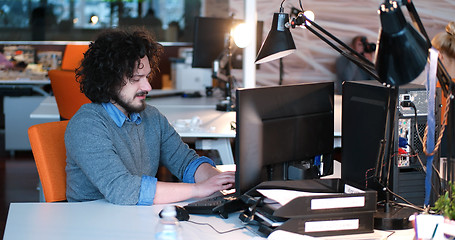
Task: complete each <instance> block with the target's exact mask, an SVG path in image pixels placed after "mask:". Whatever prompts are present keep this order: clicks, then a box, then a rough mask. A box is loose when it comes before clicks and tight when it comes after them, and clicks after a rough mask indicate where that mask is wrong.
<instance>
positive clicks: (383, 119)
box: [341, 81, 396, 198]
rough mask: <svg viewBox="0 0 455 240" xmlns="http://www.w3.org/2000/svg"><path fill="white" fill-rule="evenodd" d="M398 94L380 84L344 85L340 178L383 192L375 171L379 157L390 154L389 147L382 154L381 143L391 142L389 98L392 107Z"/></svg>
mask: <svg viewBox="0 0 455 240" xmlns="http://www.w3.org/2000/svg"><path fill="white" fill-rule="evenodd" d="M395 91H396V90H395V88H388V87H385V86H383V85H382V84H380V83H379V82H377V81H354V82H344V83H343V114H342V121H341V122H342V134H343V138H342V140H341V141H342V143H341V145H342V147H343V150H342V156H341V159H342V160H341V161H342V163H341V178H342V179H343V180H345V181H347V182H349V183H351V184H355V185H356V186H358V187H362V188H365V189H366V188H369V189H374V190H377V191H378V193H382V192H383V191H381V188H382V187H381V186H380V185H378V183H377V181H376V179H375V170H376V165H377V162H378V157H380V154H384V155H385V156H388V155H389V154H390V153H389V152H388V149H387V145H385V146H384V152H382V153H381V142H382V141H383V140H388V141H391V140H392V139H391V138H390V137H389V136H387V135H386V134H387V132H388V130H386V129H385V128H386V127H387V125H386V123H387V116H388V115H387V113H388V111H389V99H390V100H391V101H392V102H390V104H391V105H392V106H395V104H396V102H395V99H394V98H393V97H392V98H390V97H389V96H394V95H395V94H396V92H395ZM384 144H388V142H384ZM386 160H387V159H386ZM384 174H387V172H385V173H384ZM380 198H381V197H380Z"/></svg>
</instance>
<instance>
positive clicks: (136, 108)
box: [115, 92, 147, 113]
mask: <svg viewBox="0 0 455 240" xmlns="http://www.w3.org/2000/svg"><path fill="white" fill-rule="evenodd" d="M143 94H147V92H139V93H137V94H136V96H141V95H143ZM116 98H117V99H115V102H116V103H117V104H118V105H120V106H121V107H122V108H123V109H125V111H127V112H128V113H139V112H142V111H144V109H145V107H146V106H147V104H146V103H145V100H142V101H141V105H139V106H133V105H132V104H129V103H127V102H125V101H123V100H122V99H121V98H119V97H118V96H117V97H116Z"/></svg>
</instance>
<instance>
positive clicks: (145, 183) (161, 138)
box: [65, 29, 235, 205]
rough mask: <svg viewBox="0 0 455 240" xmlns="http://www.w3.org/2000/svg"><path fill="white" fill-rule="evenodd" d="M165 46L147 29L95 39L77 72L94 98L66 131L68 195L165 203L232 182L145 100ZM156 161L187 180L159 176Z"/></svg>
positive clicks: (118, 31) (113, 32) (77, 198)
mask: <svg viewBox="0 0 455 240" xmlns="http://www.w3.org/2000/svg"><path fill="white" fill-rule="evenodd" d="M161 52H162V46H161V45H160V44H158V43H157V42H156V41H155V40H154V39H153V37H152V36H151V34H150V33H149V32H147V31H146V30H145V29H129V30H121V29H110V30H106V31H104V32H103V33H101V34H100V35H99V36H98V38H97V39H96V40H95V41H94V42H92V43H91V44H90V46H89V49H88V50H87V52H86V53H85V54H84V59H83V60H82V63H81V66H80V67H79V68H78V69H77V70H76V79H77V81H78V82H79V83H80V85H81V91H82V92H83V93H84V94H85V95H86V96H87V97H88V98H89V99H90V100H91V101H92V103H90V104H85V105H83V106H82V107H81V108H80V109H79V111H78V112H77V113H76V114H75V115H74V116H73V117H72V118H71V119H70V121H69V123H68V126H67V130H66V132H65V145H66V149H67V150H66V153H67V165H66V173H67V192H66V196H67V200H68V201H70V202H72V201H90V200H96V199H106V200H107V201H109V202H111V203H114V204H122V205H134V204H137V205H151V204H163V203H171V202H178V201H184V200H187V199H190V198H195V197H206V196H209V195H211V194H213V193H214V192H216V191H220V190H226V189H230V188H232V187H233V184H234V181H235V177H234V172H220V171H219V170H217V169H216V168H215V167H214V166H215V164H214V162H213V161H212V160H211V159H209V158H207V157H200V156H198V155H197V154H196V153H195V151H194V150H192V149H190V148H189V147H188V145H186V144H185V143H183V142H182V140H181V138H180V136H179V135H178V134H177V132H176V131H175V130H174V128H173V127H172V126H171V125H170V124H169V122H168V120H167V119H166V118H165V117H164V116H163V115H162V114H161V113H160V112H159V111H158V110H157V109H156V108H155V107H152V106H150V105H147V104H146V103H145V98H146V95H147V93H148V92H149V91H150V90H152V89H151V85H150V79H152V77H153V75H154V74H155V73H156V72H157V71H158V63H159V55H160V54H161ZM159 165H163V166H165V167H167V168H168V169H169V171H170V172H171V173H172V174H174V175H175V176H176V177H178V178H179V179H180V180H182V181H183V182H162V181H158V180H157V178H156V177H155V175H156V174H157V171H158V167H159Z"/></svg>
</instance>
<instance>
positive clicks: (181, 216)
mask: <svg viewBox="0 0 455 240" xmlns="http://www.w3.org/2000/svg"><path fill="white" fill-rule="evenodd" d="M174 207H175V211H176V213H177V215H176V216H175V218H177V220H179V221H188V220H189V219H190V214H189V213H188V211H187V210H186V209H185V208H184V207H180V206H174ZM162 212H163V210H161V211H160V213H159V214H158V215H159V216H160V218H162V214H161V213H162Z"/></svg>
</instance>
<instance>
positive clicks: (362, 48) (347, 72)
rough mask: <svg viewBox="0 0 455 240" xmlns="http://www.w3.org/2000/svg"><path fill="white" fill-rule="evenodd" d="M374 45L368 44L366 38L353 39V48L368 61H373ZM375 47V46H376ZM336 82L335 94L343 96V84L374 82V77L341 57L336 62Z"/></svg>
mask: <svg viewBox="0 0 455 240" xmlns="http://www.w3.org/2000/svg"><path fill="white" fill-rule="evenodd" d="M373 45H374V44H372V43H368V39H367V38H366V37H365V36H356V37H354V38H353V39H352V42H351V48H352V49H354V50H355V51H357V52H358V53H360V54H362V55H363V56H365V58H367V59H368V60H370V61H372V59H373V53H374V50H375V47H373ZM374 46H375V45H374ZM335 68H336V80H335V94H342V84H343V82H345V81H358V80H372V79H373V77H372V76H370V74H368V73H367V72H365V71H363V70H362V69H360V68H359V67H358V66H357V65H356V64H355V63H353V62H351V61H350V60H349V59H348V58H346V57H345V56H340V57H338V58H337V60H336V62H335Z"/></svg>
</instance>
